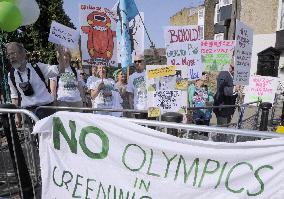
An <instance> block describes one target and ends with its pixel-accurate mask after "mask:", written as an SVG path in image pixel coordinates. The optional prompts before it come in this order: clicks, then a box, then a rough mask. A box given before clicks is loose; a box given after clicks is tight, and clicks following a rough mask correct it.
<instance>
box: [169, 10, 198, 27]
mask: <svg viewBox="0 0 284 199" xmlns="http://www.w3.org/2000/svg"><path fill="white" fill-rule="evenodd" d="M197 23H198V8H183V9H182V10H181V11H179V12H178V13H176V14H175V15H174V16H172V17H171V18H170V25H173V26H185V25H197Z"/></svg>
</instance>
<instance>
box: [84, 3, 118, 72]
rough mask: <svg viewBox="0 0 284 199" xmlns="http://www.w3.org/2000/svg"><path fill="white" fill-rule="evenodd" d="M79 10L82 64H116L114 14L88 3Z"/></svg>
mask: <svg viewBox="0 0 284 199" xmlns="http://www.w3.org/2000/svg"><path fill="white" fill-rule="evenodd" d="M79 11H80V12H79V13H80V35H81V51H82V64H83V65H103V66H117V52H116V21H115V19H116V14H115V13H113V12H112V11H111V10H109V9H107V8H102V7H98V6H95V5H94V6H93V5H90V4H80V8H79Z"/></svg>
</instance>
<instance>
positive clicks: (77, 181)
mask: <svg viewBox="0 0 284 199" xmlns="http://www.w3.org/2000/svg"><path fill="white" fill-rule="evenodd" d="M79 177H80V178H83V176H80V175H79V174H77V177H76V184H75V187H74V190H73V193H72V198H81V196H76V195H75V194H76V190H77V186H78V185H81V186H82V184H80V183H79V180H78V179H79Z"/></svg>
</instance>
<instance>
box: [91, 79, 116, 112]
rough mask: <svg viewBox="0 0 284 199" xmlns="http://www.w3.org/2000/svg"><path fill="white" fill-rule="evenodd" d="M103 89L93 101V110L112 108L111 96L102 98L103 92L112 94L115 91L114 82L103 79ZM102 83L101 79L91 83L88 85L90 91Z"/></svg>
mask: <svg viewBox="0 0 284 199" xmlns="http://www.w3.org/2000/svg"><path fill="white" fill-rule="evenodd" d="M103 81H104V84H105V87H104V89H102V90H101V91H100V93H99V94H98V96H97V97H96V99H94V100H93V108H113V104H114V102H113V96H108V97H104V95H103V93H104V92H112V91H117V88H116V86H115V82H114V80H113V79H110V78H108V79H104V80H103ZM101 82H102V79H97V80H96V81H94V82H92V83H91V85H90V89H96V88H97V87H98V86H99V85H100V83H101Z"/></svg>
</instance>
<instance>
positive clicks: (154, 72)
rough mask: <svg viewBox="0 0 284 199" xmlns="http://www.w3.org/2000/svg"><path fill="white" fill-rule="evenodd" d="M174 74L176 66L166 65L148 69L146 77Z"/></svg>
mask: <svg viewBox="0 0 284 199" xmlns="http://www.w3.org/2000/svg"><path fill="white" fill-rule="evenodd" d="M175 74H176V66H166V67H161V68H156V69H150V70H148V73H147V76H148V79H153V78H157V77H164V76H169V75H175Z"/></svg>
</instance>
